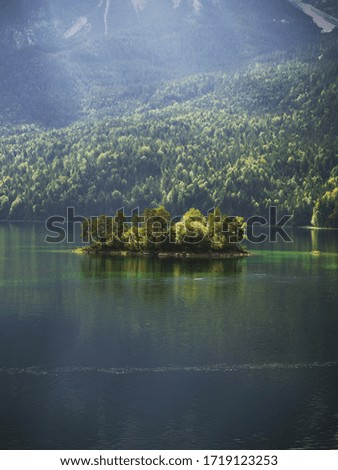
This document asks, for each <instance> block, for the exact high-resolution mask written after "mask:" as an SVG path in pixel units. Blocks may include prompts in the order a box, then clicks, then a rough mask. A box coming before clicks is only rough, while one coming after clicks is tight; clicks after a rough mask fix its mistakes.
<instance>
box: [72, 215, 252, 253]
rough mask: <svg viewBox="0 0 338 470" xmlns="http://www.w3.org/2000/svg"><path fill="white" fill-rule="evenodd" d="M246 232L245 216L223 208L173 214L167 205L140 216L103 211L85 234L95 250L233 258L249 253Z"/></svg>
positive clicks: (86, 227)
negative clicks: (244, 244) (231, 214)
mask: <svg viewBox="0 0 338 470" xmlns="http://www.w3.org/2000/svg"><path fill="white" fill-rule="evenodd" d="M243 236H244V219H243V218H242V217H228V216H226V215H223V214H222V213H221V211H220V209H219V208H216V209H214V211H212V212H210V213H209V214H208V216H207V217H205V216H203V214H202V213H201V212H200V211H199V210H198V209H189V211H188V212H186V213H185V214H184V215H183V217H182V218H174V219H172V218H171V215H170V214H169V212H167V211H166V210H165V208H164V207H163V206H160V207H158V208H153V209H146V210H145V211H144V213H143V215H142V216H141V217H140V216H139V215H138V214H134V215H133V216H131V217H125V215H124V213H123V212H122V211H121V210H120V211H118V212H117V214H116V215H115V216H114V217H109V216H105V215H102V216H100V217H96V218H94V219H90V220H86V221H85V222H84V223H83V225H82V237H83V240H84V242H87V243H90V245H89V246H87V247H85V248H83V249H81V251H82V252H83V251H85V252H88V253H91V254H110V255H134V256H135V255H136V256H138V255H142V256H158V257H161V258H172V257H176V258H185V257H190V258H196V257H198V258H229V257H244V256H248V255H249V253H248V252H247V251H246V250H245V249H244V248H243V247H240V246H239V245H238V243H239V242H240V241H242V239H243Z"/></svg>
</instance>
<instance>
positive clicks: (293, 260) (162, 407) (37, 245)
mask: <svg viewBox="0 0 338 470" xmlns="http://www.w3.org/2000/svg"><path fill="white" fill-rule="evenodd" d="M44 235H45V233H44V228H43V226H42V225H41V226H40V225H35V226H32V225H30V226H25V225H15V224H12V225H8V224H2V225H0V270H1V278H0V293H1V303H0V447H1V448H4V449H42V448H49V449H60V448H61V449H131V448H134V449H182V448H184V449H231V448H233V449H261V448H265V449H269V448H274V449H285V448H314V449H319V448H338V399H337V397H338V309H337V303H338V302H337V301H338V292H337V287H338V232H337V231H320V232H311V231H307V230H295V231H294V232H293V237H294V240H295V241H294V243H292V244H282V243H279V244H278V245H271V246H269V245H268V244H265V245H262V246H259V250H260V251H255V256H253V257H251V258H250V259H244V260H236V261H234V260H216V261H212V262H211V261H208V260H201V261H199V260H191V261H188V260H177V261H176V260H152V259H145V258H122V259H117V258H113V259H110V258H99V257H90V256H88V255H85V256H83V255H76V254H74V253H71V252H70V251H69V248H68V247H67V246H65V245H63V246H62V245H61V246H60V245H57V246H51V245H45V244H44V242H43V238H44ZM312 250H321V251H322V254H321V256H318V257H316V256H313V255H311V254H310V252H311V251H312Z"/></svg>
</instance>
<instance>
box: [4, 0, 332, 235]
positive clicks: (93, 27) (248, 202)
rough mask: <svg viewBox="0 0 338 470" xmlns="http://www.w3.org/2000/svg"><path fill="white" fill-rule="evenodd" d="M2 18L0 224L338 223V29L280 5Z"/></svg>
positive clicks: (8, 14) (88, 3)
mask: <svg viewBox="0 0 338 470" xmlns="http://www.w3.org/2000/svg"><path fill="white" fill-rule="evenodd" d="M311 3H312V5H315V6H317V7H319V6H320V5H319V0H318V1H317V0H313V1H311ZM326 7H327V8H328V9H329V10H330V11H331V13H332V12H333V10H332V2H326ZM327 11H328V10H327ZM0 13H1V14H0V39H1V43H2V45H3V46H4V47H2V48H1V50H0V84H1V88H0V219H10V220H16V219H26V220H29V219H40V220H43V219H45V218H46V217H47V216H48V215H51V214H55V213H65V210H66V207H67V206H75V207H76V209H77V211H78V212H82V213H83V215H96V214H101V213H112V212H114V211H116V210H117V209H119V208H120V207H122V206H124V207H125V208H126V209H132V208H134V207H140V208H141V209H143V208H144V207H153V206H155V205H158V204H164V205H165V206H166V207H167V208H168V209H169V210H170V211H171V213H177V214H182V213H184V212H185V211H186V210H187V208H188V207H194V206H198V207H200V208H201V209H203V210H204V211H206V210H207V209H209V208H211V207H213V206H215V205H218V206H219V207H220V208H221V209H222V211H224V212H225V213H226V214H229V215H237V214H240V215H243V216H250V215H255V214H263V215H264V214H265V213H266V211H267V208H268V207H269V206H270V205H275V206H278V208H279V210H280V211H283V212H286V213H289V214H292V215H293V216H294V219H293V221H294V223H296V224H310V223H311V221H312V223H314V224H315V225H324V226H325V225H327V226H338V189H337V187H338V182H337V179H338V160H337V143H338V142H337V109H338V103H337V76H338V73H337V56H338V47H337V44H338V39H337V30H335V31H333V32H331V33H330V34H321V33H320V28H319V27H318V26H316V25H315V24H314V23H313V21H312V19H311V18H310V17H309V16H306V15H305V14H304V13H303V12H302V11H300V10H299V9H297V8H294V7H293V6H292V5H291V4H290V3H289V2H287V1H286V0H274V1H273V2H271V0H224V1H217V0H203V1H202V0H201V1H192V0H186V1H183V0H182V1H181V2H179V1H172V0H156V1H155V0H148V1H147V2H144V1H141V2H140V1H129V0H128V1H127V0H116V1H114V2H110V1H108V0H105V1H96V0H81V1H80V0H72V1H66V0H59V1H57V2H56V1H55V0H51V1H50V2H44V1H42V0H37V1H34V2H32V0H14V1H13V2H12V1H4V2H1V5H0Z"/></svg>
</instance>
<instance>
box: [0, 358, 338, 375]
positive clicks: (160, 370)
mask: <svg viewBox="0 0 338 470" xmlns="http://www.w3.org/2000/svg"><path fill="white" fill-rule="evenodd" d="M337 366H338V361H328V362H300V363H294V364H292V363H279V362H276V363H263V364H235V365H229V364H214V365H209V366H208V365H206V366H172V367H128V368H116V367H114V368H105V367H77V366H72V367H56V368H53V369H44V368H42V367H35V366H34V367H25V368H10V367H8V368H1V369H0V375H36V376H44V375H45V376H57V375H64V374H73V373H82V374H85V373H96V374H97V373H98V374H111V375H131V374H164V373H171V372H191V373H214V372H219V373H228V372H238V371H246V370H247V371H250V370H252V371H255V370H258V371H260V370H290V369H316V368H328V367H337Z"/></svg>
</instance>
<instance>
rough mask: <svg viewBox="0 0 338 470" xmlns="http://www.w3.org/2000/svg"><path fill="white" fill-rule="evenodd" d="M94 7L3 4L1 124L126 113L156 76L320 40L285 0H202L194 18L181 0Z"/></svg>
mask: <svg viewBox="0 0 338 470" xmlns="http://www.w3.org/2000/svg"><path fill="white" fill-rule="evenodd" d="M101 3H102V5H101V4H100V3H99V2H96V1H95V0H72V1H68V0H67V1H66V0H57V1H56V0H51V1H49V2H45V1H42V0H34V1H32V0H14V1H11V2H10V1H7V2H6V1H5V2H2V3H1V7H0V8H1V11H0V40H1V43H2V45H3V47H2V48H1V51H0V64H1V65H0V82H1V91H0V110H1V111H0V125H6V124H14V123H37V124H40V125H43V126H46V127H60V126H64V125H68V124H70V123H71V122H74V121H76V120H78V119H83V118H86V117H88V116H89V117H94V116H95V117H102V116H105V115H115V116H117V115H121V114H124V113H126V112H133V111H134V110H135V108H136V107H137V106H138V105H139V104H140V103H142V102H144V101H146V100H147V99H148V97H149V96H150V95H151V94H152V93H153V92H154V90H155V89H156V88H157V86H158V84H160V83H161V82H163V81H164V80H172V79H175V78H179V77H183V76H186V75H191V74H193V73H199V72H205V71H216V70H217V71H231V70H236V69H240V67H243V66H246V65H247V64H248V63H250V62H251V61H252V60H254V59H255V58H258V57H260V60H262V57H263V56H269V55H271V54H275V53H279V54H288V55H293V56H295V55H297V53H298V52H299V50H304V49H307V48H309V44H311V46H310V47H311V48H314V49H316V47H318V44H319V40H320V39H319V37H320V34H319V32H320V31H319V29H318V28H316V26H315V25H314V24H313V23H312V22H311V19H310V18H308V17H306V16H305V15H304V14H302V13H301V12H300V11H298V10H296V9H295V8H293V7H292V6H291V5H290V4H289V3H287V2H286V1H285V0H274V1H273V2H271V0H223V1H216V0H205V1H203V2H201V4H202V8H201V10H200V11H199V12H197V11H196V9H195V10H194V9H193V7H192V2H190V1H188V0H186V1H182V2H181V3H180V6H179V7H178V8H176V9H175V8H173V3H172V1H171V0H148V2H147V4H146V7H145V8H144V9H143V10H140V9H139V10H138V11H135V9H134V8H133V6H132V4H131V2H129V1H127V0H115V1H114V2H112V3H111V4H110V9H109V10H106V9H105V5H103V3H104V2H101ZM134 3H135V2H134ZM141 3H142V2H140V3H139V4H141ZM100 5H101V6H100ZM106 11H107V17H106V22H105V12H106Z"/></svg>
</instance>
